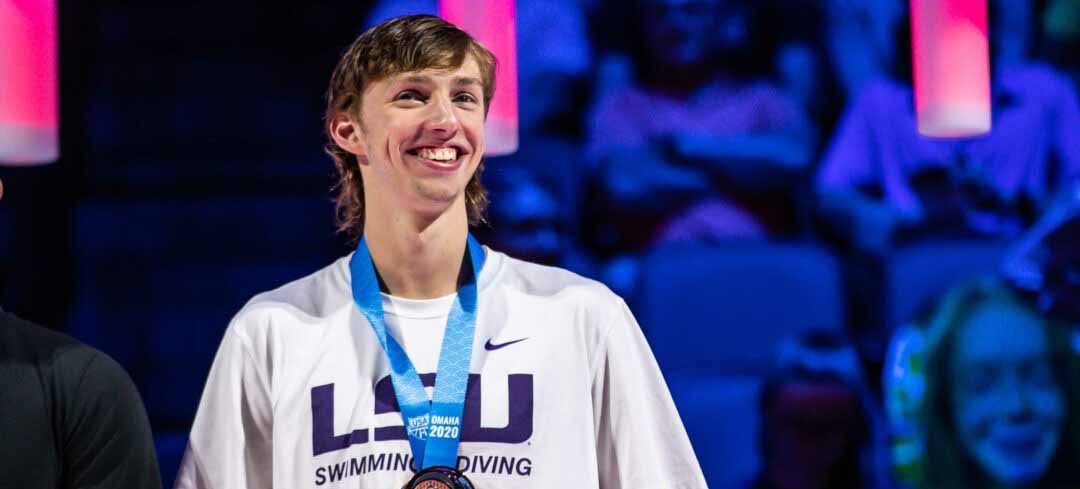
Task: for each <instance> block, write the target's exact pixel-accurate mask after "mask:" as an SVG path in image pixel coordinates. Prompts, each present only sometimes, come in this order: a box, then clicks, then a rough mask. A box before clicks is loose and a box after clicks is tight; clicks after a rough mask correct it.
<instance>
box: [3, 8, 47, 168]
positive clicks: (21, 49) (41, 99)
mask: <svg viewBox="0 0 1080 489" xmlns="http://www.w3.org/2000/svg"><path fill="white" fill-rule="evenodd" d="M57 61H58V59H57V32H56V0H0V164H6V165H34V164H43V163H51V162H53V161H55V160H56V159H57V157H59V154H60V149H59V137H58V134H59V127H58V126H59V113H58V101H57V99H58V97H59V95H58V92H59V87H58V85H57V80H58V78H57V72H58V66H57Z"/></svg>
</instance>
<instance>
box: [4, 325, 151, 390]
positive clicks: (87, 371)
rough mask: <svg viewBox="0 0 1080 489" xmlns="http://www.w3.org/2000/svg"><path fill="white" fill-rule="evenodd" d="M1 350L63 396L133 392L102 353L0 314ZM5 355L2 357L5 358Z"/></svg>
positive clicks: (124, 375) (124, 374)
mask: <svg viewBox="0 0 1080 489" xmlns="http://www.w3.org/2000/svg"><path fill="white" fill-rule="evenodd" d="M0 322H2V323H3V328H2V331H3V340H2V341H3V343H4V345H3V348H2V350H3V351H5V352H6V355H13V356H16V357H17V358H13V359H8V358H5V360H17V361H21V362H25V364H26V365H29V366H32V367H33V368H34V369H35V370H36V373H35V374H34V375H35V376H36V375H38V374H40V375H45V376H47V377H48V379H47V381H48V382H50V383H53V384H54V385H56V386H59V387H60V388H61V390H62V391H63V393H67V394H68V395H71V396H74V397H78V396H80V395H81V394H79V391H80V390H85V389H87V388H96V387H99V386H105V387H107V388H106V389H105V390H106V391H108V390H114V391H115V389H113V388H124V389H127V388H130V389H133V384H132V382H131V378H130V377H129V376H128V374H127V372H126V371H125V370H124V369H123V367H121V366H120V364H119V363H117V362H116V361H115V360H113V359H112V358H111V357H109V356H108V355H106V354H105V353H103V352H101V351H99V350H97V349H95V348H93V347H91V346H88V345H86V344H84V343H82V342H80V341H79V340H76V339H75V338H72V337H70V336H68V335H66V334H63V333H60V332H58V331H53V330H51V329H49V328H46V327H44V326H40V325H37V324H34V323H32V322H30V321H26V320H23V319H20V318H18V317H16V316H14V315H13V314H9V313H5V312H3V311H0ZM6 355H5V356H6Z"/></svg>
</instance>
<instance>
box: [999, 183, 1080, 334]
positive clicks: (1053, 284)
mask: <svg viewBox="0 0 1080 489" xmlns="http://www.w3.org/2000/svg"><path fill="white" fill-rule="evenodd" d="M1002 274H1003V275H1004V276H1005V277H1006V278H1007V279H1008V280H1009V282H1010V283H1011V284H1012V285H1014V286H1016V287H1017V288H1019V289H1020V290H1022V291H1025V292H1026V293H1028V294H1029V295H1031V296H1032V297H1033V300H1034V301H1035V303H1036V305H1037V307H1038V308H1039V310H1040V311H1041V312H1045V313H1047V314H1050V315H1051V316H1054V317H1058V318H1060V319H1063V320H1066V321H1069V322H1072V323H1075V324H1080V187H1077V188H1076V189H1074V191H1073V192H1071V193H1068V194H1065V195H1063V196H1062V197H1061V198H1060V199H1058V200H1057V201H1056V202H1054V204H1052V205H1051V206H1050V209H1049V210H1048V211H1047V212H1046V213H1045V214H1044V215H1043V217H1042V218H1041V219H1039V221H1038V222H1037V223H1035V225H1034V226H1032V227H1031V229H1030V230H1028V231H1027V232H1025V233H1024V235H1023V236H1022V237H1021V238H1020V239H1019V240H1018V242H1017V243H1016V244H1015V245H1014V246H1013V248H1012V249H1011V250H1010V251H1009V253H1008V254H1007V256H1006V258H1005V260H1004V263H1003V264H1002Z"/></svg>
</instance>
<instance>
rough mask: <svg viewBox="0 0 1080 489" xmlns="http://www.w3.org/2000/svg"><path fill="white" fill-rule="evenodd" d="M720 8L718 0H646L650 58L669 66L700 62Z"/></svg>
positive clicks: (705, 52)
mask: <svg viewBox="0 0 1080 489" xmlns="http://www.w3.org/2000/svg"><path fill="white" fill-rule="evenodd" d="M721 7H722V6H721V2H720V0H646V1H645V12H643V14H644V18H645V31H646V37H647V38H648V39H647V41H648V43H649V47H650V49H652V51H653V52H652V57H653V59H654V60H657V61H658V62H660V63H663V64H670V65H673V66H692V65H696V64H698V63H702V62H704V61H705V60H706V58H707V57H708V54H709V50H710V42H711V41H710V39H711V36H714V35H715V34H716V29H717V26H718V19H719V16H720V12H721V10H722V9H721Z"/></svg>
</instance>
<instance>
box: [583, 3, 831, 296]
mask: <svg viewBox="0 0 1080 489" xmlns="http://www.w3.org/2000/svg"><path fill="white" fill-rule="evenodd" d="M753 6H754V4H753V3H751V2H743V1H729V0H639V1H638V2H637V3H635V4H634V5H633V7H631V8H630V10H631V11H633V12H635V16H636V18H635V19H634V25H635V28H636V29H635V30H636V32H635V33H634V35H633V36H632V40H633V41H634V44H633V45H632V46H631V52H630V55H631V57H632V59H633V63H634V70H635V75H636V79H635V80H634V82H633V83H632V84H630V85H628V86H614V87H608V88H607V89H606V91H605V92H601V93H600V94H599V96H600V97H601V98H600V99H598V100H597V102H596V104H595V106H594V107H593V108H592V110H591V112H590V115H589V119H588V123H587V134H588V140H587V155H588V158H589V160H590V167H591V192H590V193H591V195H590V197H589V199H590V200H589V204H588V206H587V207H588V211H589V213H590V217H589V219H588V223H589V225H588V226H587V227H588V228H589V232H590V234H591V235H590V236H589V239H590V240H591V241H592V243H593V244H594V245H595V246H596V247H597V248H599V249H602V250H604V251H605V252H608V253H611V252H622V251H627V250H630V251H638V250H644V249H647V248H648V247H650V246H652V245H657V244H662V243H669V242H676V241H717V240H727V239H764V238H770V237H779V236H785V235H790V234H792V233H793V232H795V231H796V229H795V227H796V226H795V222H794V221H795V218H794V216H795V208H794V207H795V206H794V204H793V202H794V199H793V198H792V195H791V193H792V192H791V189H792V188H794V187H795V186H796V185H797V184H798V182H799V181H800V180H801V179H802V177H803V176H804V175H805V172H806V168H807V164H808V163H809V160H810V154H811V151H812V148H813V132H812V128H811V125H810V123H809V121H808V119H807V116H806V114H804V113H803V111H802V110H801V108H800V106H799V104H798V103H797V102H796V101H793V100H791V99H790V98H789V97H787V96H786V95H785V94H784V93H783V92H782V91H781V90H780V89H779V88H777V87H776V86H775V85H773V84H772V83H769V82H767V81H764V80H761V79H755V78H753V77H751V76H749V75H748V73H746V71H748V70H746V69H745V68H746V67H748V66H751V65H752V64H753V63H754V62H760V61H761V60H760V59H761V58H764V64H765V65H766V69H768V63H770V62H771V56H761V53H757V52H754V53H751V52H750V51H751V50H750V49H749V47H748V45H747V36H748V35H749V34H748V31H749V28H750V25H751V21H752V15H753V13H754V12H753V10H752V7H753ZM740 68H742V69H740ZM632 261H633V260H632V259H630V261H627V259H626V257H625V256H622V257H616V258H615V259H614V260H613V261H612V263H613V264H615V269H616V270H618V273H617V274H616V275H619V276H620V277H621V278H618V279H614V280H618V281H619V282H621V283H615V282H613V281H611V280H609V281H608V284H609V285H611V286H612V287H614V288H615V289H616V290H619V291H620V292H622V293H629V291H627V290H626V288H625V287H628V286H629V284H632V283H633V282H634V279H633V276H634V274H633V272H632V270H634V269H635V268H636V267H634V266H633V265H632V264H631V262H632Z"/></svg>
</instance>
